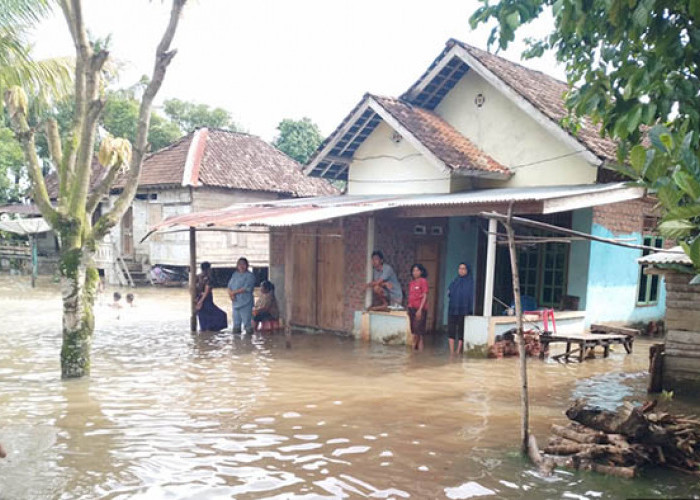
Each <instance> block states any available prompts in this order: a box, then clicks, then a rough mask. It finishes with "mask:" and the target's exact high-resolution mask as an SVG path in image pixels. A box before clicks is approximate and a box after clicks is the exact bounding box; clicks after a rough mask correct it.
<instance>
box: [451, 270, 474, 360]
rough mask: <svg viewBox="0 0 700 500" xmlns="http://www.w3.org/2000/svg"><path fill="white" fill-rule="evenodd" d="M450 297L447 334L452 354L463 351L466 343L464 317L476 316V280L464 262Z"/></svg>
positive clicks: (453, 281) (453, 284)
mask: <svg viewBox="0 0 700 500" xmlns="http://www.w3.org/2000/svg"><path fill="white" fill-rule="evenodd" d="M448 294H449V296H450V302H449V306H448V308H447V314H448V316H447V333H448V336H449V343H450V354H454V353H455V340H456V341H457V352H458V353H459V352H461V351H462V345H463V343H464V317H465V316H468V315H470V314H474V278H472V274H471V273H470V272H469V266H468V265H467V264H466V263H464V262H462V263H460V264H459V266H458V267H457V277H456V278H455V279H454V280H452V283H450V288H449V290H448Z"/></svg>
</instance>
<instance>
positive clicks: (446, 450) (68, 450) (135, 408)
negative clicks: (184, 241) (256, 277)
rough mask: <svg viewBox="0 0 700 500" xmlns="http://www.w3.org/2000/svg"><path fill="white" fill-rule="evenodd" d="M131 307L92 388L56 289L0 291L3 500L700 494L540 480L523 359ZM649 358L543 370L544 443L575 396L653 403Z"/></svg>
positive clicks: (108, 316)
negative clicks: (66, 350) (65, 345)
mask: <svg viewBox="0 0 700 500" xmlns="http://www.w3.org/2000/svg"><path fill="white" fill-rule="evenodd" d="M122 293H125V291H122ZM136 294H137V297H136V304H137V306H136V307H134V308H125V309H122V310H120V311H119V312H118V313H117V311H115V310H114V309H112V308H110V307H108V306H107V303H109V302H110V300H107V299H106V298H105V299H104V300H102V302H103V303H102V305H98V306H97V308H96V318H97V319H96V322H97V328H96V332H95V340H94V345H93V351H92V376H91V377H89V378H85V379H82V380H71V381H64V380H61V378H60V372H59V360H58V355H59V350H60V329H59V325H60V299H59V293H58V288H57V286H56V285H53V284H50V283H48V282H42V286H41V288H39V289H37V290H32V289H31V288H29V287H28V285H27V280H26V278H20V277H6V276H5V277H1V278H0V310H1V311H2V321H1V322H0V325H1V327H0V328H1V330H0V331H1V332H2V334H1V335H0V443H2V444H3V446H4V447H5V448H6V450H7V452H8V457H7V458H6V459H4V460H0V498H2V499H9V500H15V499H72V498H89V499H91V498H110V499H126V498H143V499H160V498H163V499H165V498H167V499H210V498H212V499H219V498H240V499H249V498H256V499H257V498H270V499H335V498H397V499H398V498H419V499H432V498H487V499H488V498H580V499H582V498H590V499H599V498H630V497H637V498H641V497H645V498H668V497H689V496H694V495H698V494H700V491H699V490H698V489H697V487H696V485H697V480H693V479H690V478H688V477H686V476H683V475H679V474H675V473H669V472H666V471H648V472H647V473H646V474H645V475H644V477H643V478H641V479H638V480H635V481H629V480H621V479H615V478H609V477H604V476H600V475H595V474H592V473H573V472H566V471H558V472H556V473H555V475H554V476H552V477H550V478H542V477H540V476H538V474H537V473H536V472H535V471H534V470H533V468H532V467H531V466H530V465H529V463H528V462H527V461H526V460H524V459H522V458H521V456H520V455H519V453H518V441H519V410H520V401H519V389H518V367H517V362H516V360H514V359H502V360H482V359H466V358H465V359H459V360H456V361H455V360H452V361H451V360H450V359H449V356H448V355H447V354H446V346H445V344H444V343H443V342H439V341H438V342H436V343H435V344H434V345H429V346H428V347H427V348H426V350H425V351H424V352H422V353H418V354H414V353H412V352H411V351H409V350H407V349H405V348H402V347H395V346H394V347H392V346H382V345H368V344H364V343H361V342H357V341H355V340H353V339H349V338H343V337H338V336H334V335H322V334H318V335H311V334H303V333H294V334H292V335H289V336H285V335H284V334H276V335H272V336H266V337H262V338H260V337H257V336H251V335H246V336H243V337H241V336H240V335H239V336H233V335H232V334H231V333H221V334H206V335H193V334H191V333H190V332H189V328H188V326H189V321H188V314H189V311H188V300H187V294H186V290H183V289H177V290H173V289H145V290H141V289H139V290H137V291H136ZM217 302H218V303H219V304H220V305H224V304H226V300H225V298H224V294H223V293H222V291H220V290H217ZM646 347H647V346H646V345H645V344H644V343H643V342H638V343H637V345H635V352H634V354H633V355H630V356H628V355H625V354H624V351H623V350H622V349H618V350H616V351H614V352H613V353H612V354H611V356H610V358H608V359H595V360H590V361H586V362H585V363H583V364H569V365H562V364H558V363H556V362H551V361H548V362H541V361H539V360H532V361H531V362H530V363H529V368H528V369H529V371H530V387H531V392H530V394H531V401H532V409H531V412H532V413H531V418H532V428H533V431H534V432H535V433H536V435H537V436H538V437H539V439H540V441H541V442H542V441H544V440H545V439H546V436H547V430H548V428H549V426H550V425H551V424H552V423H561V422H563V421H564V420H565V417H564V416H563V411H564V410H565V409H566V408H567V406H568V405H569V403H570V402H571V401H572V400H573V399H574V398H576V397H586V398H589V399H590V400H591V401H592V402H594V403H598V404H601V405H604V406H608V407H615V406H617V405H618V404H620V402H621V401H623V400H630V401H642V400H643V399H644V398H645V386H646V377H645V373H644V371H645V370H646V368H647V352H648V350H647V348H646ZM675 404H677V405H679V406H680V407H681V408H682V409H683V410H684V411H688V412H690V411H691V410H693V409H692V408H687V407H683V405H682V404H681V403H675ZM698 409H699V408H696V409H695V411H696V412H697V411H698Z"/></svg>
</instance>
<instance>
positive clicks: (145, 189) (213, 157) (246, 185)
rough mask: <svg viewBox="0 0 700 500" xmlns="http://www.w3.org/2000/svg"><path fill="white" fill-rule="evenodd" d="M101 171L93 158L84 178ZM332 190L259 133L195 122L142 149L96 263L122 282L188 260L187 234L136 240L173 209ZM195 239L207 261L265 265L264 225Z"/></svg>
mask: <svg viewBox="0 0 700 500" xmlns="http://www.w3.org/2000/svg"><path fill="white" fill-rule="evenodd" d="M104 174H105V169H104V168H103V167H102V166H100V165H99V164H98V163H97V162H95V163H94V165H93V173H92V180H91V184H93V185H96V184H97V182H99V180H100V179H101V178H102V176H103V175H104ZM123 187H124V177H123V176H122V177H119V178H117V180H116V182H115V184H114V186H113V188H112V191H111V193H110V195H109V197H108V198H107V199H105V200H104V202H103V203H102V204H101V206H99V207H98V209H97V211H96V213H95V218H97V217H98V216H99V214H100V212H101V211H105V210H108V209H109V208H111V205H112V204H113V203H114V202H115V201H116V199H117V196H118V195H119V193H120V192H121V189H122V188H123ZM47 189H48V191H49V194H50V195H52V197H54V198H55V197H56V195H57V193H58V184H57V179H56V177H55V176H54V177H51V178H50V179H47ZM337 192H338V191H337V189H335V188H334V187H333V186H331V184H330V183H329V182H328V181H325V180H323V179H313V178H309V177H307V176H305V175H304V174H303V173H302V167H301V165H299V164H298V163H297V162H296V161H294V160H293V159H292V158H290V157H288V156H287V155H285V154H284V153H282V152H280V151H279V150H277V149H276V148H275V147H273V146H272V145H270V144H268V143H267V142H265V141H263V140H262V139H260V138H259V137H256V136H253V135H249V134H245V133H240V132H230V131H226V130H218V129H208V128H200V129H197V130H195V131H194V132H191V133H189V134H187V135H186V136H184V137H182V138H181V139H179V140H178V141H176V142H174V143H173V144H171V145H170V146H167V147H165V148H163V149H161V150H160V151H157V152H155V153H153V154H151V155H149V156H147V157H146V159H145V160H144V162H143V166H142V171H141V177H140V180H139V187H138V191H137V193H136V196H135V198H134V201H133V203H132V204H131V206H130V207H129V209H128V210H127V211H126V213H125V214H124V217H123V218H122V220H121V223H120V224H119V225H117V226H116V227H115V228H114V229H113V230H112V231H111V232H110V234H109V235H108V236H107V237H106V238H105V241H103V242H102V243H101V244H100V245H99V248H98V251H97V255H96V264H97V266H98V268H99V269H101V270H103V271H104V274H105V277H106V280H107V282H108V283H111V284H120V283H121V284H126V282H127V281H128V280H130V279H134V280H136V279H137V278H138V277H141V279H142V280H143V279H144V277H145V275H146V273H147V271H148V270H149V269H150V267H151V266H155V265H159V266H166V267H171V268H183V269H185V268H187V267H189V247H188V238H187V234H184V233H177V232H174V233H168V234H157V235H155V236H154V237H152V238H150V239H149V240H146V241H141V240H142V238H143V237H144V236H145V235H146V234H147V232H148V229H149V227H151V226H153V225H155V224H157V223H159V222H161V221H162V220H163V219H164V218H167V217H171V216H174V215H180V214H189V213H196V212H201V211H204V210H213V209H220V208H223V207H226V206H228V205H231V204H234V203H242V202H267V201H273V200H279V199H286V198H297V197H308V196H319V195H329V194H337ZM198 247H199V255H198V257H199V259H198V261H199V262H202V261H205V260H207V261H209V262H211V264H212V266H213V267H214V268H233V267H235V262H236V260H237V259H238V258H239V257H240V256H246V257H247V258H248V259H249V261H250V264H251V266H252V267H253V268H255V269H258V270H262V271H263V272H265V271H266V268H267V267H268V265H269V236H268V233H267V231H266V230H264V229H259V230H252V231H250V232H243V233H242V232H235V233H234V232H228V233H222V232H210V233H206V234H202V235H201V236H200V238H199V241H198ZM127 270H128V272H127Z"/></svg>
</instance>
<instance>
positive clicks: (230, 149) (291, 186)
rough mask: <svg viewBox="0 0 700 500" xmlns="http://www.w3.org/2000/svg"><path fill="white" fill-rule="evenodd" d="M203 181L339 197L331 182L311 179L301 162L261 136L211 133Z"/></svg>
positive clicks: (218, 131)
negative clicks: (303, 170)
mask: <svg viewBox="0 0 700 500" xmlns="http://www.w3.org/2000/svg"><path fill="white" fill-rule="evenodd" d="M199 182H200V183H201V184H202V185H206V186H219V187H227V188H235V189H246V190H252V191H272V192H278V193H288V194H291V195H293V196H320V195H329V194H337V190H336V189H335V188H334V187H333V186H331V185H330V184H329V183H328V182H327V181H325V180H323V179H318V178H313V177H307V176H306V175H304V173H303V172H302V167H301V165H300V164H299V163H297V162H296V161H295V160H293V159H292V158H290V157H289V156H287V155H286V154H284V153H282V152H281V151H280V150H278V149H277V148H275V147H274V146H272V145H271V144H268V143H267V142H265V141H263V140H262V139H260V138H259V137H255V136H252V135H247V134H240V133H233V132H226V131H223V130H214V129H211V130H209V135H208V139H207V145H206V147H205V148H204V155H203V157H202V161H201V165H200V167H199Z"/></svg>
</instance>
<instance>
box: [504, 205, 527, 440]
mask: <svg viewBox="0 0 700 500" xmlns="http://www.w3.org/2000/svg"><path fill="white" fill-rule="evenodd" d="M512 216H513V202H511V203H510V206H509V207H508V217H507V219H506V221H505V222H502V223H503V225H504V226H505V228H506V233H507V234H508V251H509V253H510V269H511V272H512V274H513V298H514V302H515V327H516V330H517V335H518V353H519V358H520V383H521V386H520V409H521V412H520V433H521V443H520V447H521V450H522V452H523V454H527V453H528V445H529V440H530V438H529V434H530V432H529V425H530V402H529V399H528V393H527V357H526V354H525V335H524V334H523V309H522V304H521V303H520V273H519V272H518V254H517V253H516V251H515V232H514V231H513V226H511V224H510V221H511V218H512Z"/></svg>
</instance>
